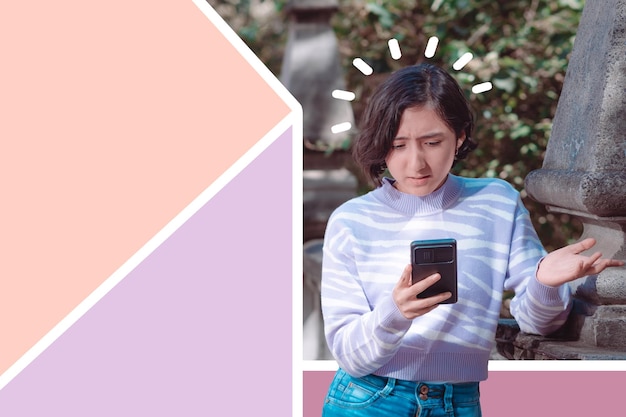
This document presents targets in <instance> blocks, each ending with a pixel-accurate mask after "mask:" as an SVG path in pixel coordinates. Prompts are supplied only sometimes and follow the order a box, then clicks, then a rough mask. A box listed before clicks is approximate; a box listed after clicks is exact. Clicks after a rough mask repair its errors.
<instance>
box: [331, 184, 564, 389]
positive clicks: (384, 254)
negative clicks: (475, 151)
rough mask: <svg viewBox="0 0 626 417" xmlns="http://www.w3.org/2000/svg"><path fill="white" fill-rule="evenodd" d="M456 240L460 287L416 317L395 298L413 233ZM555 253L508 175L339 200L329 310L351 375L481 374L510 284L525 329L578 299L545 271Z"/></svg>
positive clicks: (457, 377)
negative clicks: (542, 276) (419, 192)
mask: <svg viewBox="0 0 626 417" xmlns="http://www.w3.org/2000/svg"><path fill="white" fill-rule="evenodd" d="M441 238H454V239H456V240H457V258H458V298H459V301H458V302H457V303H456V304H450V305H440V306H438V307H437V308H436V309H435V310H433V311H431V312H430V313H428V314H426V315H424V316H421V317H418V318H416V319H414V320H408V319H406V318H404V316H403V315H402V314H401V313H400V311H399V310H398V308H397V306H396V304H395V303H394V301H393V299H392V290H393V288H394V286H395V284H396V283H397V281H398V280H399V279H400V276H401V274H402V270H403V269H404V267H405V266H406V265H407V264H408V263H410V250H409V244H410V242H411V241H413V240H418V239H441ZM545 254H546V252H545V250H544V248H543V246H542V245H541V242H540V241H539V238H538V237H537V234H536V232H535V230H534V228H533V226H532V223H531V221H530V217H529V215H528V211H527V210H526V208H525V207H524V205H523V204H522V202H521V199H520V196H519V193H518V192H517V191H516V190H515V189H514V188H513V187H512V186H511V185H509V184H508V183H507V182H505V181H502V180H499V179H469V178H464V177H458V176H454V175H452V174H450V175H449V176H448V179H447V180H446V182H445V183H444V185H443V186H442V187H441V188H439V189H438V190H437V191H435V192H433V193H431V194H430V195H427V196H424V197H417V196H414V195H410V194H405V193H402V192H400V191H398V190H396V189H395V188H394V187H393V180H392V179H389V178H384V179H383V185H382V186H381V187H379V188H377V189H375V190H373V191H371V192H369V193H368V194H366V195H363V196H361V197H357V198H354V199H352V200H350V201H347V202H346V203H344V204H342V205H341V206H340V207H338V208H337V209H336V210H335V211H334V212H333V214H332V215H331V217H330V219H329V221H328V225H327V229H326V233H325V238H324V250H323V264H322V290H321V291H322V310H323V315H324V326H325V333H326V339H327V342H328V345H329V348H330V351H331V352H332V354H333V356H334V357H335V359H336V361H337V363H338V365H339V366H340V367H341V368H342V369H344V370H345V371H346V372H348V373H349V374H351V375H353V376H363V375H367V374H372V373H373V374H376V375H381V376H387V377H394V378H399V379H405V380H412V381H448V382H465V381H481V380H484V379H486V378H487V364H488V360H489V355H490V352H491V350H492V348H493V346H494V343H495V341H494V335H495V330H496V326H497V323H498V318H499V313H500V307H501V303H502V293H503V290H505V289H507V290H513V291H514V292H515V297H514V298H513V300H512V301H511V313H512V314H513V315H514V316H515V318H516V320H517V322H518V323H519V325H520V327H521V329H522V331H525V332H528V333H537V334H544V335H545V334H549V333H551V332H553V331H554V330H556V329H558V328H559V327H560V326H561V325H562V324H563V323H564V321H565V319H566V318H567V315H568V313H569V310H570V308H571V300H570V290H569V286H567V285H563V286H561V287H558V288H553V287H548V286H545V285H543V284H541V283H540V282H538V281H537V279H536V277H535V273H536V269H537V265H538V264H539V261H540V260H541V259H542V257H543V256H545Z"/></svg>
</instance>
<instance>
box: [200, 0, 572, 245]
mask: <svg viewBox="0 0 626 417" xmlns="http://www.w3.org/2000/svg"><path fill="white" fill-rule="evenodd" d="M209 3H210V4H211V5H213V6H214V7H215V8H216V10H218V12H220V14H221V15H222V16H223V17H224V18H225V20H226V21H228V22H229V24H231V26H232V27H233V28H234V29H235V30H236V31H237V32H238V33H239V34H240V36H241V37H242V38H243V39H244V41H245V42H246V43H247V44H248V45H249V46H250V48H251V49H252V50H254V51H255V52H256V54H257V55H258V56H259V57H260V58H261V60H262V61H263V62H264V63H265V64H266V65H267V66H268V68H269V69H270V70H271V71H272V72H274V74H277V75H278V74H280V64H281V61H282V55H283V52H284V45H285V43H286V28H287V25H288V16H287V15H286V14H285V13H284V8H285V6H286V4H287V1H286V0H280V1H276V2H269V1H268V0H265V1H264V0H249V1H247V2H245V3H243V2H239V1H236V0H230V1H229V0H226V1H220V0H209ZM268 4H272V5H273V12H274V14H273V19H271V18H268V19H266V20H263V19H259V18H258V15H259V13H258V12H257V16H256V17H255V15H254V14H255V11H254V10H255V8H256V9H261V8H265V10H268V9H267V6H268ZM583 5H584V1H583V0H558V1H554V0H525V1H521V0H510V1H507V2H494V1H491V0H443V1H441V0H434V1H418V0H343V1H340V2H339V9H338V11H337V12H336V13H335V14H334V15H333V17H332V20H331V24H332V26H333V28H334V29H335V33H336V35H337V38H338V42H339V49H340V54H341V58H342V60H343V61H342V63H343V66H344V68H345V74H346V81H347V84H348V89H350V90H351V91H353V92H355V93H356V95H357V99H356V100H355V102H354V103H353V109H354V112H355V118H356V120H357V123H358V121H359V117H360V114H361V112H362V110H363V107H364V105H365V104H366V102H367V97H368V96H369V93H370V92H371V90H372V89H373V88H375V87H376V85H377V84H378V83H379V82H380V81H381V79H383V78H384V77H385V76H386V74H388V73H389V72H391V71H394V70H396V69H399V68H401V67H404V66H406V65H411V64H415V63H419V62H422V61H426V60H429V61H431V62H433V63H435V64H438V65H441V66H443V67H445V68H449V69H450V71H451V72H452V73H453V75H454V76H455V77H456V78H457V80H458V81H459V83H460V84H461V86H462V87H463V88H464V90H465V91H466V94H467V96H468V97H469V98H470V102H471V104H472V107H473V109H474V112H475V115H476V129H475V131H474V137H475V138H476V139H477V140H478V142H479V144H480V145H479V148H478V149H477V150H476V151H475V152H474V153H473V154H471V155H470V157H469V158H468V159H467V160H466V161H463V163H462V164H460V165H459V166H458V167H455V172H456V173H458V174H460V175H465V176H470V177H499V178H503V179H505V180H506V181H509V182H510V183H511V184H513V185H514V186H515V187H516V188H518V189H519V190H520V191H521V193H522V197H523V199H524V203H525V204H526V206H527V207H528V209H529V210H530V212H531V216H532V219H533V222H534V224H535V227H536V228H537V231H538V232H539V235H540V237H541V239H542V241H543V243H544V244H545V245H546V248H547V249H548V250H553V249H555V248H557V247H560V246H563V245H565V244H567V243H570V242H571V241H573V240H575V239H576V238H577V237H578V235H579V233H580V224H578V223H577V222H575V221H574V220H573V219H572V218H570V217H569V216H567V215H553V214H550V213H547V212H546V210H545V207H544V206H543V205H542V204H539V203H537V202H534V201H532V200H530V199H529V198H527V197H526V194H525V192H524V178H525V177H526V175H527V174H528V173H529V172H530V171H532V170H535V169H539V168H541V164H542V161H543V157H544V154H545V150H546V146H547V144H548V139H549V137H550V131H551V127H552V118H553V117H554V113H555V110H556V105H557V100H558V97H559V94H560V92H561V88H562V85H563V80H564V76H565V70H566V68H567V63H568V58H569V55H570V53H571V50H572V46H573V41H574V37H575V34H576V28H577V27H578V22H579V19H580V16H581V13H582V8H583ZM220 8H221V10H220ZM431 36H436V37H437V38H439V46H438V48H437V53H436V55H435V56H434V57H433V58H431V59H428V58H425V57H424V50H425V48H426V43H427V41H428V39H429V38H430V37H431ZM390 38H396V39H397V40H398V41H399V43H400V47H401V50H402V58H401V59H399V60H397V61H396V60H394V59H393V58H391V56H390V54H389V51H388V46H387V41H388V40H389V39H390ZM465 52H471V53H472V54H473V55H474V59H473V60H472V61H471V62H470V63H469V64H468V65H466V66H465V68H463V69H462V70H461V71H458V72H457V71H454V70H453V69H452V63H453V62H455V61H456V60H457V59H458V58H459V57H460V56H461V55H462V54H463V53H465ZM356 57H361V58H362V59H364V60H365V61H366V62H367V63H368V64H370V66H371V67H372V68H373V69H374V75H371V76H369V77H366V76H364V75H363V74H361V73H360V72H359V71H358V70H356V69H355V68H354V67H353V66H352V60H353V59H354V58H356ZM484 81H491V82H492V83H493V85H494V88H493V89H492V90H491V91H488V92H486V93H482V94H473V93H472V92H471V87H472V85H474V84H477V83H480V82H484Z"/></svg>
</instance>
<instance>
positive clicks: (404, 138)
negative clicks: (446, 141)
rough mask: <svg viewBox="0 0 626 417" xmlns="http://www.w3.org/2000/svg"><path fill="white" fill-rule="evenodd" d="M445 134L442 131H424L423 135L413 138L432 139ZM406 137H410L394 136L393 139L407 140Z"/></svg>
mask: <svg viewBox="0 0 626 417" xmlns="http://www.w3.org/2000/svg"><path fill="white" fill-rule="evenodd" d="M443 136H445V134H444V133H443V132H432V133H426V134H424V135H421V136H418V137H416V138H414V139H433V138H440V137H443ZM407 139H411V138H410V137H408V136H396V137H395V138H394V140H407Z"/></svg>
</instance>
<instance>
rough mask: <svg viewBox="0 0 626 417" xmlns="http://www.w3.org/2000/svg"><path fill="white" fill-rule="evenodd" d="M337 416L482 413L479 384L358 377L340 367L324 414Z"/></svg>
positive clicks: (471, 416)
mask: <svg viewBox="0 0 626 417" xmlns="http://www.w3.org/2000/svg"><path fill="white" fill-rule="evenodd" d="M335 416H353V417H357V416H358V417H365V416H377V417H378V416H394V417H396V416H397V417H403V416H406V417H481V416H482V414H481V410H480V392H479V386H478V382H470V383H464V384H430V383H423V382H413V381H405V380H401V379H395V378H386V377H380V376H376V375H366V376H364V377H361V378H354V377H352V376H350V375H348V374H347V373H346V372H345V371H343V370H342V369H339V370H338V371H337V373H336V374H335V377H334V379H333V381H332V383H331V384H330V387H329V389H328V394H327V395H326V400H325V401H324V407H323V409H322V417H335Z"/></svg>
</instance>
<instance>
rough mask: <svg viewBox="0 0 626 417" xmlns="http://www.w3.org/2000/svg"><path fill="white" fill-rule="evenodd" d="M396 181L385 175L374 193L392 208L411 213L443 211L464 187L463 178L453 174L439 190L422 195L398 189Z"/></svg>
mask: <svg viewBox="0 0 626 417" xmlns="http://www.w3.org/2000/svg"><path fill="white" fill-rule="evenodd" d="M395 182H396V181H395V180H394V179H392V178H388V177H384V178H383V179H382V186H380V187H378V188H377V189H375V190H374V191H373V195H374V197H375V198H376V199H377V200H379V201H381V202H382V203H383V204H385V205H387V206H389V207H391V208H392V209H394V210H397V211H399V212H401V213H404V214H410V215H428V214H433V213H437V212H440V211H442V210H443V209H445V208H447V207H449V206H450V205H451V204H452V203H453V202H455V201H456V200H457V199H458V198H459V195H460V194H461V189H462V188H463V183H462V181H461V178H460V177H457V176H455V175H452V174H448V178H447V179H446V182H444V183H443V185H442V186H441V187H440V188H439V189H438V190H436V191H434V192H432V193H430V194H428V195H425V196H422V197H418V196H415V195H413V194H406V193H403V192H402V191H398V190H397V189H396V188H395V187H394V186H393V184H394V183H395Z"/></svg>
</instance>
